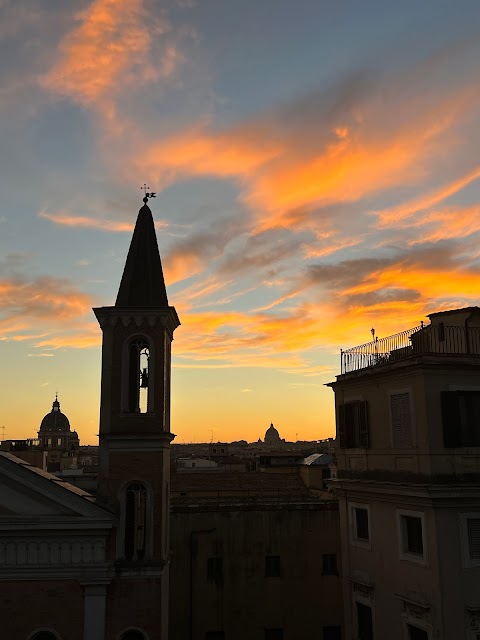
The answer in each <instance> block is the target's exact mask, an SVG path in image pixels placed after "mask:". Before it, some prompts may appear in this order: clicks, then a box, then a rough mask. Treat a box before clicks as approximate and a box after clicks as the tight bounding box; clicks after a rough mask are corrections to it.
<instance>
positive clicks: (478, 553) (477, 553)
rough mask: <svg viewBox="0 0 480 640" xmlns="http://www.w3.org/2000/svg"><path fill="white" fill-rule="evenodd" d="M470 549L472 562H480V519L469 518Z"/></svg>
mask: <svg viewBox="0 0 480 640" xmlns="http://www.w3.org/2000/svg"><path fill="white" fill-rule="evenodd" d="M467 528H468V547H469V550H470V559H471V560H480V518H468V520H467Z"/></svg>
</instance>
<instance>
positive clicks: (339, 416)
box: [337, 404, 347, 449]
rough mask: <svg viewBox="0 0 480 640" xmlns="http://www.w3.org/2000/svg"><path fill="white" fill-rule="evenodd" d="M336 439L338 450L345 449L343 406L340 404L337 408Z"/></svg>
mask: <svg viewBox="0 0 480 640" xmlns="http://www.w3.org/2000/svg"><path fill="white" fill-rule="evenodd" d="M337 438H338V442H339V446H340V449H346V447H347V440H346V437H345V405H344V404H340V405H338V407H337Z"/></svg>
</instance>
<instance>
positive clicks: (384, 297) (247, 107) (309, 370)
mask: <svg viewBox="0 0 480 640" xmlns="http://www.w3.org/2000/svg"><path fill="white" fill-rule="evenodd" d="M227 5H228V6H227ZM3 8H4V10H6V11H5V15H6V17H5V19H4V20H2V26H1V34H2V41H3V47H4V48H5V55H4V56H2V60H3V62H2V63H0V74H1V78H2V102H1V105H0V114H1V116H0V117H1V118H2V122H3V123H5V124H8V126H4V127H2V130H1V133H0V140H1V141H2V148H3V150H4V152H3V153H2V171H1V172H0V185H1V187H2V188H1V191H2V204H1V209H0V388H1V389H2V393H1V397H2V412H1V414H0V427H1V426H5V438H8V439H12V438H23V437H35V435H36V432H37V430H38V427H39V425H40V421H41V419H42V417H43V416H44V415H45V414H46V413H47V412H48V411H49V409H50V406H51V403H52V402H53V400H54V398H55V393H56V392H57V391H58V394H59V400H60V402H61V407H62V411H64V412H65V413H66V415H67V416H68V417H69V419H70V422H71V425H72V429H75V430H77V431H78V433H79V436H80V441H81V442H82V444H93V443H95V440H96V434H97V433H98V413H99V395H100V359H101V354H100V344H101V332H100V330H99V328H98V324H97V323H96V321H95V318H94V315H93V312H92V310H91V309H92V307H94V306H99V305H100V306H102V305H104V306H108V305H111V304H113V303H114V300H115V296H116V294H117V291H118V287H119V285H120V279H121V276H122V270H123V265H124V262H125V258H126V255H127V250H128V246H129V243H130V239H131V234H132V230H133V225H134V223H135V219H136V215H137V211H138V209H139V208H140V206H141V204H142V203H141V198H142V195H143V194H142V192H141V190H140V187H141V185H142V184H143V183H144V182H146V183H147V185H148V186H149V187H150V188H151V190H152V191H155V192H156V193H157V197H156V199H155V200H152V201H151V202H150V206H151V209H152V212H153V215H154V218H155V221H156V227H157V236H158V242H159V247H160V253H161V257H162V263H163V269H164V273H165V280H166V286H167V292H168V297H169V302H170V304H171V305H174V306H175V307H176V309H177V311H178V314H179V317H180V320H181V322H182V325H181V326H180V327H179V328H178V330H177V331H176V333H175V341H174V343H173V373H172V375H173V386H172V431H173V432H174V433H175V434H176V435H177V438H176V440H175V442H188V441H194V440H195V441H197V442H200V441H203V442H208V441H210V440H211V439H212V436H213V439H214V440H215V441H220V440H223V441H231V440H239V439H246V440H248V441H254V440H257V439H258V437H262V438H263V435H264V433H265V431H266V429H267V427H268V425H269V424H270V422H273V423H274V425H275V426H276V427H277V429H278V430H279V432H280V435H281V437H283V438H285V439H286V440H296V439H297V434H298V439H301V440H314V439H320V438H325V437H328V436H332V435H333V434H334V411H333V394H332V393H331V391H330V390H329V389H326V388H325V386H324V385H325V383H327V382H330V381H331V380H333V379H334V377H335V375H336V374H338V373H339V372H340V355H339V352H340V348H348V347H351V346H354V345H355V344H361V343H365V342H368V341H369V340H370V339H371V333H370V331H371V329H372V328H374V329H375V331H376V335H378V336H379V337H384V336H387V335H390V334H393V333H396V332H398V331H402V330H404V329H408V328H410V327H413V326H416V325H419V324H420V321H421V320H426V315H427V314H428V313H433V312H436V311H439V310H442V309H449V308H455V307H462V306H470V305H476V304H477V303H478V299H479V292H480V262H479V253H478V239H479V231H480V215H479V213H480V206H479V196H480V193H479V184H480V183H479V178H480V165H479V164H478V159H477V158H476V149H477V147H478V137H479V133H478V131H479V127H478V120H479V115H478V101H479V97H480V85H479V81H478V77H477V76H478V72H477V69H476V66H477V65H476V61H477V60H478V54H479V53H480V51H479V49H480V45H479V40H478V23H479V22H478V18H480V6H479V5H478V3H476V2H469V1H465V2H464V3H462V11H458V7H455V6H453V3H451V2H438V1H436V2H430V1H427V2H424V3H422V4H421V6H418V3H415V2H410V1H407V2H404V3H401V6H400V5H399V4H398V3H393V2H379V1H367V2H364V3H362V6H361V7H360V6H359V3H355V2H351V1H349V2H341V3H335V6H333V3H327V2H318V1H314V0H300V1H298V2H296V3H291V2H288V1H287V0H280V1H279V0H276V1H275V2H274V1H273V0H265V1H264V2H262V3H258V2H253V1H251V2H250V1H245V0H243V1H242V2H235V1H233V2H231V3H219V2H213V0H212V1H210V2H204V3H203V2H201V1H200V0H197V2H195V1H191V0H176V1H174V0H171V1H169V2H166V1H165V2H158V1H153V0H151V1H148V0H144V1H142V0H94V1H93V2H91V1H90V2H87V1H84V0H82V1H80V0H78V1H74V2H71V3H68V6H65V3H62V2H59V1H57V0H54V1H53V2H51V3H49V6H48V8H45V7H39V6H38V3H35V2H34V1H33V0H32V1H31V2H29V1H26V2H22V3H21V6H19V4H18V3H14V2H10V1H8V0H7V1H6V2H5V3H4V6H3ZM7 53H8V55H7ZM212 432H213V434H212Z"/></svg>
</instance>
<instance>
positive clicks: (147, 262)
mask: <svg viewBox="0 0 480 640" xmlns="http://www.w3.org/2000/svg"><path fill="white" fill-rule="evenodd" d="M143 201H144V202H145V204H144V205H143V207H142V208H141V209H140V211H139V212H138V218H137V222H136V224H135V230H134V232H133V237H132V242H131V243H130V249H129V250H128V256H127V261H126V263H125V269H124V270H123V276H122V281H121V283H120V288H119V290H118V295H117V301H116V303H115V306H116V307H168V298H167V290H166V288H165V280H164V278H163V269H162V262H161V260H160V253H159V251H158V244H157V235H156V233H155V225H154V223H153V217H152V212H151V211H150V208H149V207H148V206H147V204H146V203H147V201H148V200H147V198H144V199H143Z"/></svg>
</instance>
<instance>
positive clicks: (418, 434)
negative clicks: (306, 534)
mask: <svg viewBox="0 0 480 640" xmlns="http://www.w3.org/2000/svg"><path fill="white" fill-rule="evenodd" d="M429 318H430V320H431V324H429V325H427V326H423V324H422V325H421V326H420V327H416V328H414V329H412V330H410V331H404V332H402V333H400V334H398V335H396V336H391V337H389V338H384V339H382V340H375V341H374V342H371V343H370V344H368V345H362V346H361V347H355V348H352V349H348V350H347V351H344V352H343V353H342V373H341V374H340V375H339V376H337V379H336V382H333V383H331V384H330V386H331V387H332V388H333V390H334V392H335V405H336V416H337V445H338V446H337V451H336V457H337V466H338V469H337V475H338V477H337V479H336V480H331V481H329V485H330V487H331V488H332V489H333V490H334V491H335V494H336V495H337V496H338V499H339V509H340V525H341V532H342V566H343V572H344V579H343V585H344V603H345V634H346V635H345V637H346V638H362V640H373V639H374V638H375V639H383V638H391V640H405V639H408V640H436V639H437V638H444V639H445V640H446V639H448V640H450V639H454V638H455V639H456V638H465V639H468V640H477V639H478V638H479V637H480V428H479V425H480V309H479V308H478V307H471V308H467V309H457V310H453V311H445V312H440V313H434V314H431V315H430V316H429Z"/></svg>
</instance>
